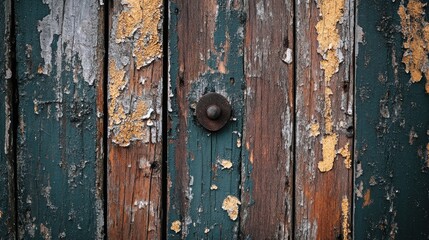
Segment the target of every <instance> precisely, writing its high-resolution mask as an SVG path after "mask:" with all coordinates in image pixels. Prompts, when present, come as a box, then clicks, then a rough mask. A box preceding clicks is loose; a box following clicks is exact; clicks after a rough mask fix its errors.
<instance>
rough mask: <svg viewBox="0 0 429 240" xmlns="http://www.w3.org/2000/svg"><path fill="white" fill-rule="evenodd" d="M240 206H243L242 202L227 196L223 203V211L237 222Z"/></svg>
mask: <svg viewBox="0 0 429 240" xmlns="http://www.w3.org/2000/svg"><path fill="white" fill-rule="evenodd" d="M238 205H241V202H240V200H238V198H236V197H234V196H230V195H229V196H227V197H226V198H225V199H224V200H223V203H222V209H223V210H225V211H226V212H227V213H228V216H229V218H230V219H231V220H233V221H235V220H237V217H238Z"/></svg>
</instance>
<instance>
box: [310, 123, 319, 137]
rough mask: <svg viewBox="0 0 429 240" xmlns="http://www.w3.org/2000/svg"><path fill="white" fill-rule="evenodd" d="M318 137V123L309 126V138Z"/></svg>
mask: <svg viewBox="0 0 429 240" xmlns="http://www.w3.org/2000/svg"><path fill="white" fill-rule="evenodd" d="M319 135H320V131H319V123H312V124H310V137H317V136H319Z"/></svg>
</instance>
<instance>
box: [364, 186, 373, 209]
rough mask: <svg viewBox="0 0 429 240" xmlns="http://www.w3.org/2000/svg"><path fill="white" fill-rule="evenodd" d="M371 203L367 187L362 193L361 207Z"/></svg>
mask: <svg viewBox="0 0 429 240" xmlns="http://www.w3.org/2000/svg"><path fill="white" fill-rule="evenodd" d="M371 203H372V200H371V190H370V189H367V190H366V192H365V195H363V207H366V206H368V205H370V204H371Z"/></svg>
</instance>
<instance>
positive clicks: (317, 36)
mask: <svg viewBox="0 0 429 240" xmlns="http://www.w3.org/2000/svg"><path fill="white" fill-rule="evenodd" d="M353 4H354V1H352V0H331V1H328V0H322V1H317V2H316V1H299V0H298V1H295V5H296V8H295V9H296V18H295V19H296V52H295V55H296V58H297V62H296V111H295V113H296V140H295V142H296V148H295V149H296V153H295V154H296V165H295V166H296V167H295V172H296V182H295V238H296V239H338V238H341V239H349V238H350V236H351V235H350V230H351V214H350V213H351V205H352V189H353V188H352V168H351V165H352V163H351V152H352V146H353V144H352V138H350V137H352V134H353V117H352V115H353V88H352V86H353V77H352V76H353V73H352V69H353V67H352V63H353V44H352V43H353V34H352V30H353V28H354V23H353V18H354V14H353V11H354V10H353Z"/></svg>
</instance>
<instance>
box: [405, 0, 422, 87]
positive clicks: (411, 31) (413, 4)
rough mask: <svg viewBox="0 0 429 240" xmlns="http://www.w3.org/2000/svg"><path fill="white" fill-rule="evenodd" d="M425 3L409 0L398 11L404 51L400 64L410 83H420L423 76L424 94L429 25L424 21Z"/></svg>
mask: <svg viewBox="0 0 429 240" xmlns="http://www.w3.org/2000/svg"><path fill="white" fill-rule="evenodd" d="M426 5H427V3H423V2H421V1H420V0H410V1H409V2H408V4H407V6H404V5H403V4H401V5H400V6H399V9H398V14H399V17H400V18H401V31H402V35H403V38H404V43H403V47H404V49H405V52H404V55H403V57H402V62H403V63H404V64H405V71H406V72H407V73H410V74H411V82H413V83H415V82H420V80H421V79H422V78H423V76H425V78H426V87H425V88H426V93H429V69H428V65H429V58H428V54H429V23H428V22H426V21H425V9H424V8H425V7H426Z"/></svg>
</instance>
